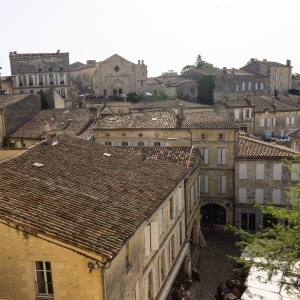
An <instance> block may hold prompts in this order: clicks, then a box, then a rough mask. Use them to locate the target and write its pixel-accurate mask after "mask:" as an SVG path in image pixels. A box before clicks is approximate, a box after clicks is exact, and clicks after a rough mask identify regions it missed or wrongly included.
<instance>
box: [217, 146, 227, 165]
mask: <svg viewBox="0 0 300 300" xmlns="http://www.w3.org/2000/svg"><path fill="white" fill-rule="evenodd" d="M225 164H226V148H218V165H225Z"/></svg>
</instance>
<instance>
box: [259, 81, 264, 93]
mask: <svg viewBox="0 0 300 300" xmlns="http://www.w3.org/2000/svg"><path fill="white" fill-rule="evenodd" d="M260 90H261V91H263V90H264V84H263V83H261V84H260Z"/></svg>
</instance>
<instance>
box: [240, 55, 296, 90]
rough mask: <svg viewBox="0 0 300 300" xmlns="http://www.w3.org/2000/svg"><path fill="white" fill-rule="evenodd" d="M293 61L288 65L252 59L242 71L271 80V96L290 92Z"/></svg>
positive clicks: (288, 61) (287, 63) (288, 62)
mask: <svg viewBox="0 0 300 300" xmlns="http://www.w3.org/2000/svg"><path fill="white" fill-rule="evenodd" d="M292 68H293V67H292V66H291V61H290V60H287V61H286V64H285V65H284V64H281V63H278V62H274V61H268V60H267V59H263V60H262V61H260V60H257V59H254V58H251V60H250V62H249V63H248V64H247V65H245V66H244V67H242V68H241V69H242V70H244V71H247V72H250V73H252V74H256V75H257V74H260V75H265V76H267V77H268V78H269V90H268V93H269V94H271V95H274V94H275V95H277V94H278V93H279V94H283V93H285V92H288V90H289V89H290V88H291V85H292Z"/></svg>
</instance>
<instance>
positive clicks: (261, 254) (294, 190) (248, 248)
mask: <svg viewBox="0 0 300 300" xmlns="http://www.w3.org/2000/svg"><path fill="white" fill-rule="evenodd" d="M299 158H300V156H298V157H295V160H293V162H295V161H298V162H299V161H300V160H299ZM294 171H295V170H294ZM287 198H291V199H292V198H294V199H295V200H294V201H293V203H292V205H291V206H286V207H276V206H273V205H270V204H266V205H255V207H258V208H260V210H261V211H262V213H263V214H270V215H272V216H273V217H274V219H277V220H280V222H278V224H274V223H270V227H268V228H266V229H265V228H264V229H263V230H262V231H261V232H257V233H254V234H252V233H249V232H246V231H244V230H241V229H238V228H234V227H232V226H230V230H232V231H233V232H235V234H237V235H238V236H239V237H240V239H241V240H240V241H239V242H238V243H237V246H238V247H242V248H244V253H245V254H246V256H245V257H243V258H237V257H235V258H234V260H235V261H236V262H238V263H242V264H243V265H244V268H245V269H249V268H250V267H251V266H254V267H256V268H258V269H259V270H262V271H265V272H266V274H267V279H268V280H271V279H272V277H273V276H275V275H276V273H277V272H278V271H281V272H283V276H282V278H281V280H280V282H279V284H280V285H281V287H283V286H284V287H285V289H287V290H292V289H298V290H299V288H300V183H299V182H298V183H297V185H296V186H294V187H290V188H289V191H288V193H287ZM258 279H259V278H258Z"/></svg>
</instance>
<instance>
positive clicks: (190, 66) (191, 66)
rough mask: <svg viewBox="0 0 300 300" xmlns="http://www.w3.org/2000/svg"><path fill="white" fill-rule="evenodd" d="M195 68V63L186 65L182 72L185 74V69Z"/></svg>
mask: <svg viewBox="0 0 300 300" xmlns="http://www.w3.org/2000/svg"><path fill="white" fill-rule="evenodd" d="M192 68H195V65H186V66H185V67H183V68H182V70H181V74H183V73H184V72H185V71H188V70H189V69H192Z"/></svg>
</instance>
